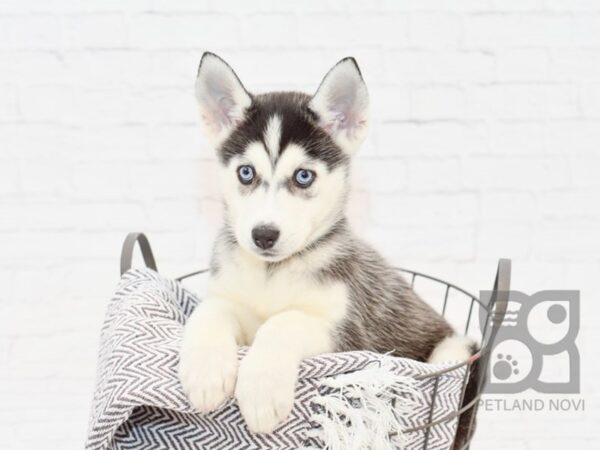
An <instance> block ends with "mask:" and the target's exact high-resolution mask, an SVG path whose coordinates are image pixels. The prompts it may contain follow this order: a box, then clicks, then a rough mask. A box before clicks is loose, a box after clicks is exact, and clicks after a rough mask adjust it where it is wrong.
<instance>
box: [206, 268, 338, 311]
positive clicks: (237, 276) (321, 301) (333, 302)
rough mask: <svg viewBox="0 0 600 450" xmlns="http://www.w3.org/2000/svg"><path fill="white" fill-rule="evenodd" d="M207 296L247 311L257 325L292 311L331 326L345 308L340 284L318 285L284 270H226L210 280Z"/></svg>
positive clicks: (305, 277) (304, 277)
mask: <svg viewBox="0 0 600 450" xmlns="http://www.w3.org/2000/svg"><path fill="white" fill-rule="evenodd" d="M209 293H210V295H214V296H217V297H220V298H222V299H223V300H226V301H229V302H233V303H234V304H237V305H239V306H240V307H243V308H244V309H247V310H249V311H251V312H252V313H253V314H255V315H256V316H257V317H258V318H259V319H260V320H261V321H264V320H266V319H268V318H269V317H271V316H273V315H274V314H277V313H280V312H283V311H286V310H291V309H295V310H300V311H303V312H306V313H307V314H311V315H314V316H317V317H322V318H323V319H326V320H330V321H334V322H335V321H338V320H341V319H342V318H343V316H344V314H345V311H346V308H347V292H346V287H345V285H343V284H342V283H337V282H336V283H322V282H319V281H316V280H314V279H312V277H309V276H302V275H299V274H297V273H290V272H287V271H285V270H280V271H276V272H271V273H270V272H268V271H266V270H256V269H254V270H235V268H229V270H223V271H220V273H219V274H217V276H215V277H214V278H213V279H212V280H211V284H210V287H209Z"/></svg>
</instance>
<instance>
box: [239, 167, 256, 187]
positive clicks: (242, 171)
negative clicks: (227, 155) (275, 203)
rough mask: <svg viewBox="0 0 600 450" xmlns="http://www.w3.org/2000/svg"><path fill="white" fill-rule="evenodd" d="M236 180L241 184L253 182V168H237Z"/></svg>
mask: <svg viewBox="0 0 600 450" xmlns="http://www.w3.org/2000/svg"><path fill="white" fill-rule="evenodd" d="M238 178H239V180H240V183H242V184H250V183H252V180H254V167H252V166H248V165H246V166H240V167H238Z"/></svg>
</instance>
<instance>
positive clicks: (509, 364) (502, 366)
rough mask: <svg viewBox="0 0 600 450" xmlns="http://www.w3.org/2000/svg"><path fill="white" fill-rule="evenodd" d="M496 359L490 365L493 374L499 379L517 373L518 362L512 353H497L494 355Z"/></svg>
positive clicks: (504, 378)
mask: <svg viewBox="0 0 600 450" xmlns="http://www.w3.org/2000/svg"><path fill="white" fill-rule="evenodd" d="M496 358H497V361H496V362H495V363H494V366H493V367H492V372H493V373H494V376H495V377H496V378H498V379H499V380H508V379H509V378H510V377H512V376H513V375H519V369H518V367H517V366H518V365H519V362H518V361H517V360H516V359H513V357H512V355H506V356H505V355H503V354H502V353H498V354H497V355H496Z"/></svg>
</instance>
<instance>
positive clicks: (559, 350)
mask: <svg viewBox="0 0 600 450" xmlns="http://www.w3.org/2000/svg"><path fill="white" fill-rule="evenodd" d="M491 294H492V293H491V292H490V291H482V292H481V297H480V298H481V299H482V300H483V301H484V302H485V303H484V304H488V305H489V304H490V302H489V301H490V298H491ZM492 316H493V314H491V315H490V317H492ZM490 317H488V314H487V313H486V311H485V309H484V308H482V309H481V310H480V314H479V325H480V327H481V329H482V330H488V329H491V326H492V323H491V320H490ZM579 320H580V317H579V291H540V292H537V293H536V294H534V295H527V294H524V293H522V292H518V291H510V292H509V301H508V305H507V308H506V314H505V315H504V319H503V321H502V323H501V324H500V325H499V328H498V334H497V335H496V339H495V342H493V343H492V348H491V349H489V351H490V352H491V353H490V355H491V358H490V361H489V364H488V380H489V383H488V385H487V387H486V392H487V393H498V394H512V393H519V392H523V391H525V390H527V389H533V390H535V391H537V392H540V393H554V394H558V393H561V394H576V393H579V388H580V372H579V362H580V361H579V351H578V349H577V345H576V342H575V339H576V337H577V334H578V332H579ZM486 324H487V327H486ZM565 373H567V374H568V375H569V376H568V379H566V380H565V377H564V374H565ZM554 374H561V375H562V376H563V377H562V378H559V379H553V375H554Z"/></svg>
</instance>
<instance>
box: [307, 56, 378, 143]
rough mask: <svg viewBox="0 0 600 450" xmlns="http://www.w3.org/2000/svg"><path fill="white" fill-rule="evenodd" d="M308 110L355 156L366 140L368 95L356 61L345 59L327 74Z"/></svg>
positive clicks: (334, 138)
mask: <svg viewBox="0 0 600 450" xmlns="http://www.w3.org/2000/svg"><path fill="white" fill-rule="evenodd" d="M309 107H310V108H311V109H312V110H313V111H314V112H315V113H317V115H318V116H319V123H320V125H321V126H322V127H323V128H324V129H325V131H327V132H328V133H329V134H330V135H331V137H332V138H333V140H334V141H335V142H336V143H337V144H338V145H339V146H340V147H342V149H343V150H345V151H347V152H349V153H354V151H355V150H356V149H357V148H358V146H359V145H360V144H361V143H362V141H363V140H364V139H365V137H366V134H367V128H368V122H369V93H368V92H367V86H366V85H365V82H364V81H363V79H362V75H361V74H360V69H359V68H358V64H356V60H355V59H354V58H351V57H349V58H344V59H342V60H341V61H340V62H338V63H337V64H336V65H335V66H333V68H332V69H331V70H330V71H329V72H328V73H327V75H325V78H324V79H323V81H322V82H321V85H320V86H319V89H317V93H316V94H315V95H314V97H313V98H312V100H311V101H310V103H309Z"/></svg>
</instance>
